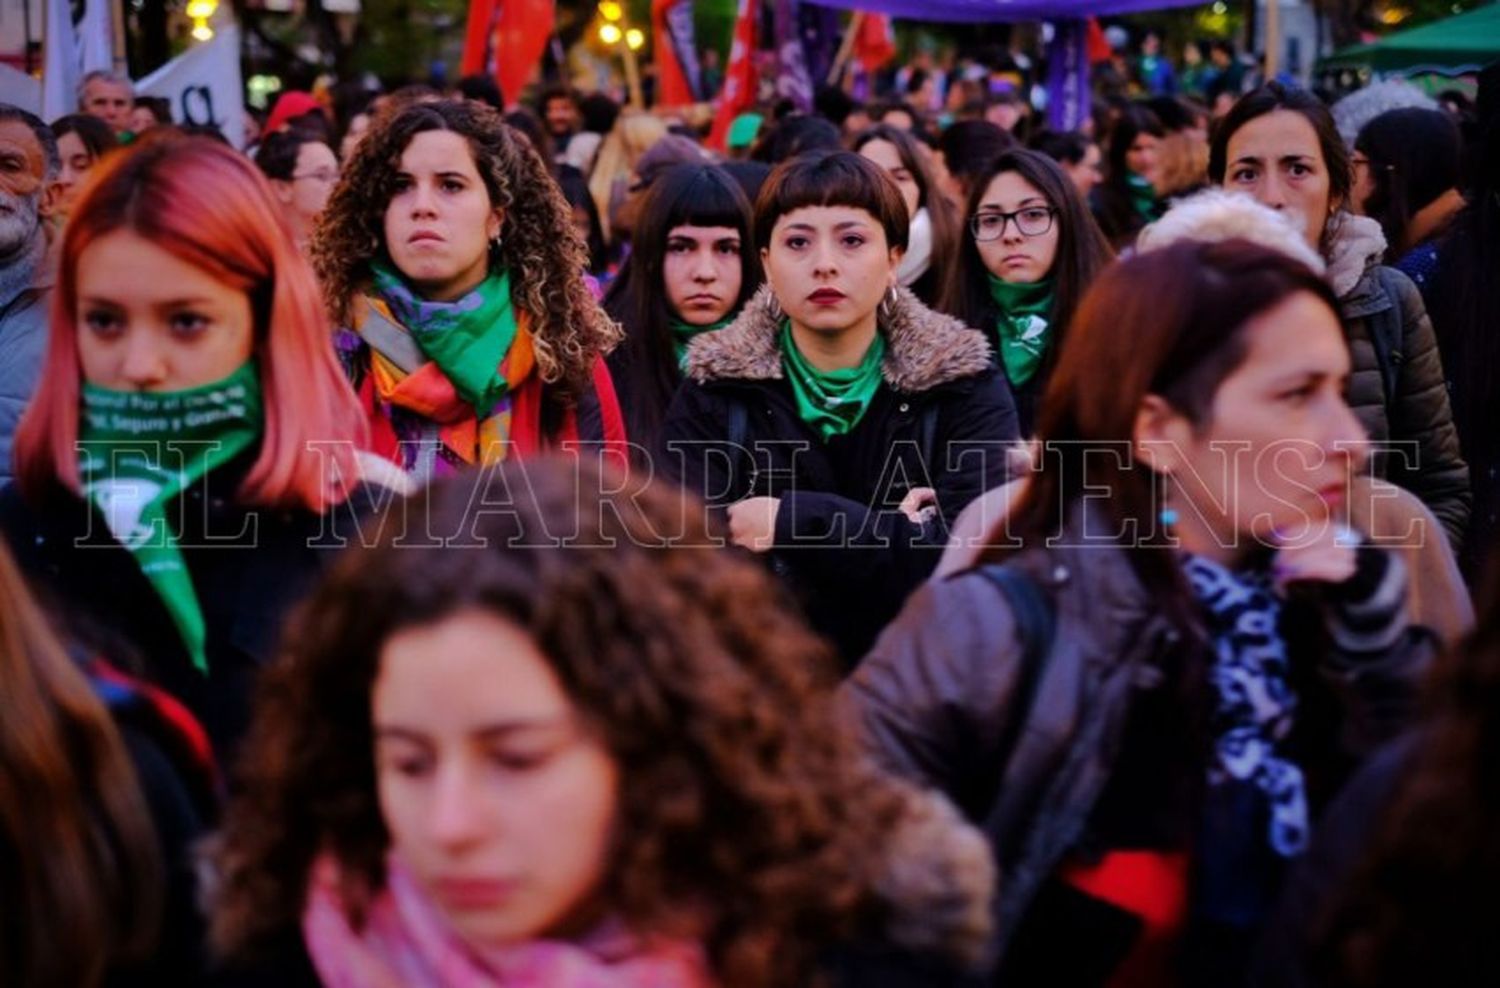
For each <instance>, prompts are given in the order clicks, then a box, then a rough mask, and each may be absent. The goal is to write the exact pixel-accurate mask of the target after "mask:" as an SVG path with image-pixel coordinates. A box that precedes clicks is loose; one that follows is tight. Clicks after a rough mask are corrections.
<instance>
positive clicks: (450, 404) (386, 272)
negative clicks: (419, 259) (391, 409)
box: [354, 263, 536, 464]
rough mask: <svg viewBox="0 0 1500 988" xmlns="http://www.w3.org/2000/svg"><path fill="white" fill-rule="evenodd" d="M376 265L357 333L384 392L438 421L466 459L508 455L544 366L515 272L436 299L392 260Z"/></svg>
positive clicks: (441, 434)
mask: <svg viewBox="0 0 1500 988" xmlns="http://www.w3.org/2000/svg"><path fill="white" fill-rule="evenodd" d="M372 269H373V271H374V287H375V290H376V293H377V294H376V295H374V296H365V297H364V299H362V304H361V305H359V306H358V307H357V309H356V312H355V325H354V330H355V332H356V333H358V334H359V335H360V337H361V338H362V339H364V341H365V342H366V343H368V344H369V345H370V354H371V362H370V372H371V377H372V379H373V381H374V384H375V391H376V394H377V395H378V396H379V398H380V399H381V400H382V401H385V402H388V403H390V404H393V405H398V406H400V407H402V408H405V409H408V410H409V411H412V412H415V413H416V414H418V415H421V416H423V417H424V418H428V419H431V420H433V421H434V422H437V423H438V424H439V425H440V426H441V429H440V431H439V438H440V439H441V441H442V443H443V445H444V446H445V447H447V448H448V449H449V450H451V451H452V452H453V453H454V455H456V456H457V457H458V458H459V459H461V460H462V461H463V462H464V463H468V464H485V463H493V462H498V461H499V460H502V459H504V457H505V451H506V446H507V443H508V440H509V437H510V431H511V413H512V404H513V398H514V393H515V389H516V388H517V387H519V386H520V385H521V384H522V382H524V381H525V380H526V379H527V378H528V377H530V375H531V373H532V371H533V370H534V369H535V367H536V354H535V351H534V350H533V348H532V338H531V329H530V319H529V317H528V316H527V314H526V313H525V312H522V311H520V310H518V309H516V308H515V306H514V305H512V303H511V294H510V273H509V272H506V271H502V272H500V273H498V274H496V273H491V274H490V275H489V277H487V278H486V279H485V280H484V281H483V282H481V283H480V285H479V287H477V288H475V289H474V290H473V291H471V292H469V293H468V294H467V295H465V296H464V297H463V298H460V299H458V300H457V301H455V302H430V301H426V300H424V299H421V298H418V297H417V296H416V295H415V294H414V293H413V292H412V291H411V288H410V286H408V285H407V284H406V282H405V281H404V280H402V278H401V276H400V275H398V274H396V273H395V272H394V271H392V270H391V269H390V268H388V267H386V266H385V265H384V264H380V263H376V264H373V265H372ZM413 344H414V346H413Z"/></svg>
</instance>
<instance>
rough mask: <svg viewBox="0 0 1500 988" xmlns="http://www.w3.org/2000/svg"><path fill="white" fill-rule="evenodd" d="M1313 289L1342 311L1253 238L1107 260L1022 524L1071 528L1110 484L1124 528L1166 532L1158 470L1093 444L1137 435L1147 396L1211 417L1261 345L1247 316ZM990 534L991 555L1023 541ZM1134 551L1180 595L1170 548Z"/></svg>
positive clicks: (1302, 272) (1050, 418)
mask: <svg viewBox="0 0 1500 988" xmlns="http://www.w3.org/2000/svg"><path fill="white" fill-rule="evenodd" d="M1302 292H1306V293H1309V294H1311V295H1313V296H1315V297H1316V298H1317V299H1318V300H1319V301H1321V302H1322V303H1323V304H1324V305H1326V306H1328V308H1329V310H1330V311H1331V312H1333V313H1334V314H1335V316H1337V314H1338V312H1339V305H1338V300H1337V299H1336V298H1334V296H1333V290H1332V289H1331V288H1329V287H1328V283H1327V282H1326V281H1325V280H1324V279H1323V278H1322V277H1321V276H1320V275H1318V274H1316V273H1314V272H1313V271H1312V269H1310V268H1309V267H1307V265H1305V264H1303V263H1302V262H1301V261H1298V260H1295V259H1293V258H1291V257H1289V256H1287V255H1286V254H1285V253H1283V252H1282V251H1280V250H1274V249H1272V248H1269V247H1263V246H1260V245H1258V244H1252V243H1250V242H1248V241H1245V240H1235V239H1231V240H1224V241H1220V242H1217V243H1203V242H1199V241H1182V242H1179V243H1175V244H1172V245H1170V246H1167V247H1164V248H1162V249H1161V250H1156V251H1151V252H1149V253H1145V254H1137V255H1135V256H1133V257H1130V258H1127V259H1125V260H1124V261H1121V262H1120V263H1118V264H1113V265H1110V266H1109V267H1108V268H1106V269H1105V270H1104V271H1103V272H1102V273H1101V274H1100V275H1099V277H1098V278H1097V279H1096V280H1095V281H1094V284H1093V287H1091V288H1090V289H1089V291H1088V293H1087V294H1086V295H1085V296H1084V299H1083V304H1082V305H1081V306H1079V309H1078V312H1077V314H1076V315H1075V316H1074V318H1073V324H1072V326H1071V328H1070V333H1069V337H1068V345H1067V347H1066V348H1065V349H1064V350H1063V352H1062V354H1061V358H1060V360H1059V361H1058V365H1057V370H1056V372H1055V373H1054V374H1053V375H1052V379H1051V381H1050V383H1049V385H1048V388H1047V394H1046V396H1045V399H1044V400H1043V403H1042V410H1041V415H1040V417H1039V419H1038V429H1037V433H1038V439H1039V440H1040V441H1041V442H1042V444H1043V451H1044V452H1043V456H1042V464H1041V468H1040V469H1039V470H1038V472H1037V473H1036V474H1035V475H1033V477H1032V480H1031V483H1030V484H1029V485H1028V487H1027V490H1026V492H1025V493H1024V494H1023V495H1022V500H1021V502H1020V503H1019V504H1018V505H1017V507H1016V511H1015V520H1014V521H1013V522H1012V523H1010V528H1009V530H1010V532H1011V533H1013V534H1014V535H1015V536H1016V537H1017V538H1019V539H1020V541H1021V543H1022V544H1023V545H1033V544H1038V545H1039V544H1041V543H1042V541H1043V540H1045V539H1047V538H1049V537H1051V536H1054V535H1057V534H1059V533H1061V532H1062V531H1064V526H1065V525H1066V523H1067V521H1068V515H1069V513H1070V512H1071V511H1072V509H1073V508H1074V506H1075V505H1076V504H1077V503H1078V502H1079V501H1080V500H1081V499H1082V498H1083V497H1084V496H1085V495H1086V494H1087V493H1088V492H1089V491H1094V492H1099V491H1102V490H1108V491H1109V497H1108V499H1107V500H1103V501H1102V503H1103V504H1104V505H1106V506H1107V510H1108V511H1109V513H1110V516H1111V517H1110V520H1111V522H1112V523H1113V529H1112V530H1114V531H1123V530H1127V529H1128V528H1129V527H1131V526H1134V527H1135V529H1136V531H1137V534H1138V535H1139V536H1140V537H1142V538H1144V537H1145V536H1147V535H1148V534H1149V533H1152V532H1155V531H1158V527H1157V525H1156V521H1155V519H1156V517H1157V514H1156V513H1157V510H1158V509H1159V508H1160V504H1161V501H1160V497H1159V494H1160V481H1159V480H1158V479H1157V478H1156V475H1155V474H1154V473H1153V472H1152V471H1151V470H1148V469H1144V468H1140V466H1139V465H1138V464H1134V463H1132V462H1128V461H1125V460H1119V459H1116V458H1114V457H1110V456H1097V455H1095V456H1090V455H1089V450H1091V449H1093V450H1098V449H1100V448H1101V447H1107V448H1115V449H1118V447H1119V446H1120V444H1128V443H1130V442H1131V441H1132V438H1133V436H1134V434H1135V421H1136V415H1137V413H1138V412H1139V410H1140V407H1141V402H1142V401H1144V400H1145V398H1146V396H1147V395H1157V396H1160V397H1161V398H1162V399H1164V400H1165V401H1166V402H1167V404H1169V405H1170V406H1171V407H1173V408H1174V409H1177V410H1178V411H1179V412H1181V413H1182V414H1183V415H1185V416H1186V417H1187V418H1188V420H1189V421H1190V422H1192V423H1194V425H1195V426H1196V427H1198V428H1207V427H1208V426H1209V425H1210V424H1211V415H1212V408H1213V401H1214V396H1215V394H1217V393H1218V390H1219V385H1221V384H1222V383H1223V382H1224V379H1225V378H1227V377H1229V375H1231V374H1232V373H1234V371H1235V370H1236V369H1237V368H1238V367H1239V366H1240V364H1241V363H1242V362H1243V361H1244V359H1245V356H1246V354H1247V353H1248V352H1249V340H1248V339H1247V338H1246V334H1245V332H1244V328H1245V325H1246V324H1247V323H1248V322H1249V321H1250V320H1252V319H1254V318H1255V317H1256V316H1258V315H1260V314H1261V313H1264V312H1266V311H1268V310H1270V309H1272V308H1274V307H1275V306H1277V305H1278V304H1280V303H1281V302H1282V301H1283V300H1285V299H1287V298H1289V297H1291V296H1293V295H1295V294H1298V293H1302ZM1085 480H1087V483H1085ZM990 542H991V545H992V546H993V547H1003V548H998V549H997V548H992V549H991V550H988V552H989V553H990V554H991V555H993V554H995V553H996V552H998V553H999V554H1001V555H1003V554H1005V553H1007V552H1009V551H1011V550H1012V549H1014V548H1015V546H1014V544H1009V545H1007V544H1006V536H1005V533H1004V532H1000V533H996V534H994V535H993V536H992V537H991V539H990ZM1131 558H1132V560H1133V562H1134V564H1135V567H1136V569H1137V571H1138V572H1139V573H1140V575H1141V578H1142V581H1143V582H1144V583H1145V584H1146V586H1147V587H1150V588H1152V589H1153V590H1154V591H1155V592H1157V593H1160V594H1162V599H1163V600H1164V601H1167V602H1171V601H1173V600H1178V599H1179V598H1180V596H1181V595H1180V592H1179V590H1178V588H1180V586H1181V581H1180V578H1179V577H1178V575H1177V570H1176V563H1175V562H1173V561H1172V559H1171V558H1170V554H1169V553H1166V552H1161V551H1153V550H1151V549H1149V548H1148V549H1145V550H1142V551H1136V552H1132V553H1131Z"/></svg>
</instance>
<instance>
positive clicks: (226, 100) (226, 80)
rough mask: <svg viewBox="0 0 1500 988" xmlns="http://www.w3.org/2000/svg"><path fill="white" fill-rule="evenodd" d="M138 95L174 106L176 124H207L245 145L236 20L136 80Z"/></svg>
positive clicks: (243, 96)
mask: <svg viewBox="0 0 1500 988" xmlns="http://www.w3.org/2000/svg"><path fill="white" fill-rule="evenodd" d="M135 91H136V95H138V96H160V97H163V98H164V99H166V100H167V101H168V102H170V103H171V104H172V119H173V121H175V122H176V123H179V124H211V125H212V126H214V127H217V128H219V130H220V131H221V132H222V133H223V134H224V136H225V137H227V138H228V139H229V143H230V144H232V145H233V146H234V147H236V148H239V149H241V150H243V149H244V144H245V91H244V88H243V87H242V85H241V83H240V34H239V30H238V28H236V27H235V25H234V24H232V23H230V24H225V25H224V26H223V27H220V28H218V29H216V30H215V32H214V36H213V40H211V41H205V42H203V43H202V44H198V45H194V46H193V47H192V48H191V49H189V50H188V51H186V52H184V53H182V54H181V55H178V56H177V57H176V58H174V59H172V60H171V61H170V62H168V63H167V64H166V65H163V66H162V67H161V68H159V69H157V70H156V71H155V72H153V73H151V74H150V75H148V76H146V77H145V78H144V79H141V80H139V81H138V82H137V83H136V84H135Z"/></svg>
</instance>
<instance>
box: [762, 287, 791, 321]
mask: <svg viewBox="0 0 1500 988" xmlns="http://www.w3.org/2000/svg"><path fill="white" fill-rule="evenodd" d="M766 315H768V316H770V317H771V319H772V320H773V321H775V322H781V320H782V319H784V318H785V317H786V313H784V312H782V311H781V299H779V298H777V297H776V293H775V292H766Z"/></svg>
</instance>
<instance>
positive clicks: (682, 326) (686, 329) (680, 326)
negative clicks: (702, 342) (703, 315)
mask: <svg viewBox="0 0 1500 988" xmlns="http://www.w3.org/2000/svg"><path fill="white" fill-rule="evenodd" d="M737 315H739V313H737V312H731V313H730V314H729V315H727V316H725V317H724V318H723V319H720V320H719V321H718V322H715V323H709V324H708V325H707V326H695V325H693V324H692V323H690V322H684V321H683V320H682V319H680V318H678V317H677V316H670V317H668V319H667V328H668V329H670V330H671V331H672V352H673V353H675V354H676V355H677V367H678V368H679V369H683V368H685V367H686V366H687V348H688V344H689V343H691V342H693V340H695V339H697V338H698V337H699V336H700V335H702V334H704V333H716V332H718V331H719V330H721V329H723V328H724V327H725V326H728V325H729V324H730V323H732V322H734V317H735V316H737Z"/></svg>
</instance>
